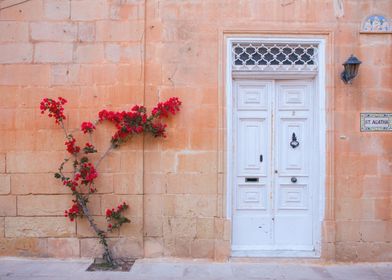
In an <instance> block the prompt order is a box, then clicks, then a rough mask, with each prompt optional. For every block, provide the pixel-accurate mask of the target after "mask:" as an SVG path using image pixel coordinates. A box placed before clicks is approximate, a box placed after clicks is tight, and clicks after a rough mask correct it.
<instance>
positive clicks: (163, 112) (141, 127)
mask: <svg viewBox="0 0 392 280" xmlns="http://www.w3.org/2000/svg"><path fill="white" fill-rule="evenodd" d="M180 105H181V101H180V100H179V99H178V98H177V97H172V98H170V99H169V100H167V101H166V102H161V103H158V105H157V106H156V107H155V108H154V109H153V110H152V112H151V116H147V110H146V108H145V107H144V106H139V105H135V106H134V107H132V108H131V110H130V111H122V112H113V111H107V110H102V111H100V112H99V114H98V117H99V121H104V120H107V121H110V122H112V123H114V124H115V126H116V128H117V131H116V133H115V134H114V135H113V137H112V144H113V145H114V147H117V146H119V145H120V144H121V143H123V142H125V141H126V140H128V138H130V137H131V136H132V135H134V134H140V133H143V132H148V133H151V134H152V135H153V136H154V137H160V136H161V137H166V135H165V129H166V125H165V124H163V123H161V122H160V119H161V118H162V117H168V116H169V114H173V115H174V114H176V112H177V111H179V110H180Z"/></svg>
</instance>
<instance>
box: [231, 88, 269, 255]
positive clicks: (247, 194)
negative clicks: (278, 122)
mask: <svg viewBox="0 0 392 280" xmlns="http://www.w3.org/2000/svg"><path fill="white" fill-rule="evenodd" d="M235 88H236V93H237V94H236V96H235V97H234V98H235V100H234V102H233V103H234V104H236V108H235V110H236V114H235V119H234V123H235V124H234V126H235V127H236V135H237V136H236V139H235V141H234V142H235V144H234V145H235V150H236V153H235V154H236V160H235V162H234V166H235V170H236V177H235V180H234V181H235V191H234V192H233V199H234V204H233V206H234V208H233V225H235V226H234V227H233V249H238V250H248V249H250V248H255V247H257V248H259V247H260V246H264V245H266V244H272V235H271V234H272V230H271V227H272V219H271V217H272V208H271V201H270V200H269V194H270V192H271V182H270V176H269V174H270V173H271V170H270V168H271V166H270V165H268V164H267V163H269V162H270V153H268V151H269V147H270V133H269V131H270V130H271V112H270V106H269V103H270V94H271V90H272V82H270V81H262V82H260V81H254V82H238V83H236V86H235Z"/></svg>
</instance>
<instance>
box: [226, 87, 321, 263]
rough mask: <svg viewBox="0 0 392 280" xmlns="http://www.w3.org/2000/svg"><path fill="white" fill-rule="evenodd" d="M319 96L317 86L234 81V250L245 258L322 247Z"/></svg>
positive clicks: (312, 249)
mask: <svg viewBox="0 0 392 280" xmlns="http://www.w3.org/2000/svg"><path fill="white" fill-rule="evenodd" d="M313 90H314V89H313V82H312V81H311V80H282V81H273V80H271V81H265V80H263V81H249V80H246V81H237V82H235V83H234V93H235V94H234V100H233V101H234V107H235V109H234V112H235V117H234V128H235V133H234V135H235V136H234V138H235V139H234V141H233V142H234V157H233V158H234V169H235V171H234V173H235V175H234V180H233V181H234V191H233V241H232V249H233V252H239V255H249V256H251V255H255V256H257V255H264V253H265V252H271V255H274V252H275V253H276V252H278V253H277V254H278V255H279V253H280V252H294V251H314V249H315V246H314V244H315V240H314V232H313V223H314V221H313V211H314V209H313V203H312V199H313V192H314V189H315V188H317V186H315V184H314V183H313V181H315V180H313V179H314V178H315V176H317V174H315V169H314V168H312V161H313V160H314V158H315V156H314V154H315V141H314V137H313V136H312V131H313V130H314V129H315V128H314V127H313V123H314V122H313V106H312V100H313V98H312V95H313V94H314V91H313ZM267 255H268V253H267Z"/></svg>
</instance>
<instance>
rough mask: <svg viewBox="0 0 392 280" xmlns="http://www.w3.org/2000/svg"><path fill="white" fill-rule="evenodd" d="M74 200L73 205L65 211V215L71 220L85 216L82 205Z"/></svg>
mask: <svg viewBox="0 0 392 280" xmlns="http://www.w3.org/2000/svg"><path fill="white" fill-rule="evenodd" d="M72 201H73V205H72V206H71V208H69V209H68V210H65V211H64V216H65V217H68V218H69V220H70V221H71V222H73V221H74V220H75V219H76V218H77V217H81V216H83V211H82V207H80V205H79V204H78V203H77V202H76V201H75V200H72Z"/></svg>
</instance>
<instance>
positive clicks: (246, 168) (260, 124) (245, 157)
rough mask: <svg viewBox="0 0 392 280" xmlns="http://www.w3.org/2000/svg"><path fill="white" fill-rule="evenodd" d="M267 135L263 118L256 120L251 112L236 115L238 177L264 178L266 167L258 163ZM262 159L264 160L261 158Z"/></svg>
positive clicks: (264, 147)
mask: <svg viewBox="0 0 392 280" xmlns="http://www.w3.org/2000/svg"><path fill="white" fill-rule="evenodd" d="M267 135H268V133H267V123H266V119H265V118H257V115H256V114H254V113H253V112H239V113H238V155H237V158H238V175H239V176H250V175H254V176H266V175H267V174H266V170H267V169H266V165H265V164H262V162H261V161H260V156H264V155H265V154H266V151H267V147H266V145H265V143H264V139H263V137H264V138H266V137H267ZM263 159H264V158H263Z"/></svg>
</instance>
